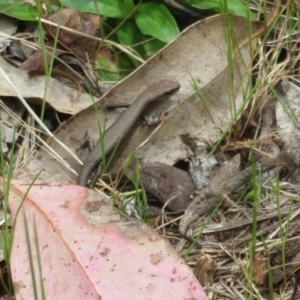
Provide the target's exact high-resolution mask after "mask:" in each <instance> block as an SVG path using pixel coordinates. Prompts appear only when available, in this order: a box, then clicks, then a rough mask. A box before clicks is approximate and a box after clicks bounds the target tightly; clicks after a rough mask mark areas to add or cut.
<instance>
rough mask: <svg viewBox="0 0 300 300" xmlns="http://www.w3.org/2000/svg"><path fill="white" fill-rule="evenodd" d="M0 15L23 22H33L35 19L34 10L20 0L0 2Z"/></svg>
mask: <svg viewBox="0 0 300 300" xmlns="http://www.w3.org/2000/svg"><path fill="white" fill-rule="evenodd" d="M0 13H3V14H6V15H8V16H11V17H13V18H16V19H19V20H24V21H33V20H36V18H37V11H36V8H35V7H34V6H32V5H30V4H28V3H24V2H21V1H20V0H10V1H7V0H0Z"/></svg>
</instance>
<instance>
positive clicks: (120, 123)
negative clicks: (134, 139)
mask: <svg viewBox="0 0 300 300" xmlns="http://www.w3.org/2000/svg"><path fill="white" fill-rule="evenodd" d="M179 89H180V84H179V83H178V82H175V81H170V80H162V81H160V82H157V83H155V84H153V85H151V86H150V87H148V88H147V89H146V90H145V91H143V92H142V93H141V94H140V95H139V96H138V97H137V98H136V99H135V101H134V102H133V103H132V104H131V105H130V106H129V108H128V109H126V110H125V111H124V112H123V113H122V114H121V115H120V117H119V118H118V120H117V121H116V122H115V123H114V124H113V125H112V126H110V127H109V128H108V129H107V130H106V131H105V133H104V141H103V143H104V150H103V153H102V147H101V143H100V141H98V143H97V145H96V146H95V148H94V149H93V150H92V152H91V153H90V154H89V156H88V157H87V159H86V161H85V162H84V164H83V166H82V168H81V170H80V172H79V176H78V180H77V184H78V185H81V186H86V184H87V181H88V179H89V177H90V176H91V173H92V172H93V170H94V169H95V168H96V167H97V165H99V163H100V162H101V160H102V155H106V154H108V153H109V152H111V151H112V150H113V149H114V147H115V146H116V145H117V143H118V142H120V140H121V139H122V138H123V137H124V135H125V134H126V133H127V132H128V131H129V130H130V128H131V127H132V126H133V124H134V123H135V121H136V120H137V118H138V117H139V116H140V115H141V113H142V112H143V110H144V108H145V107H146V106H147V104H149V103H151V102H156V101H164V100H166V99H168V98H170V97H171V96H172V95H174V94H175V93H177V92H178V90H179Z"/></svg>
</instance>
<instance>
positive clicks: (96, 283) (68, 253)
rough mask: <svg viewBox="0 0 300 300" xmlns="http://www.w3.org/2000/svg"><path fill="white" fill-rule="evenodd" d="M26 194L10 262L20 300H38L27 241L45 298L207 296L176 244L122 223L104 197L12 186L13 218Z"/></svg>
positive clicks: (65, 188) (83, 191)
mask: <svg viewBox="0 0 300 300" xmlns="http://www.w3.org/2000/svg"><path fill="white" fill-rule="evenodd" d="M28 189H30V191H29V193H28V194H27V196H26V198H25V201H24V204H23V208H24V210H21V212H20V214H19V216H18V218H17V223H16V229H15V237H14V244H13V251H12V257H11V262H12V280H13V283H14V287H15V293H16V298H17V299H34V294H33V288H32V287H33V284H32V276H31V274H32V271H31V269H30V255H29V253H28V244H30V246H31V251H32V254H31V258H32V263H33V265H34V273H35V276H36V283H37V286H38V287H39V288H40V277H39V276H40V275H39V272H38V263H37V261H38V254H37V253H38V251H39V255H40V259H41V262H42V275H41V276H42V278H43V279H44V285H45V291H46V296H47V299H61V298H63V299H79V298H80V299H87V300H91V299H106V300H109V299H115V300H119V299H153V300H156V299H200V300H201V299H202V300H205V299H207V298H206V296H205V293H204V291H203V290H202V288H201V286H200V285H199V283H198V281H197V279H196V278H195V277H194V276H193V273H192V271H191V269H190V268H189V267H188V266H187V265H186V264H185V263H184V261H183V260H182V259H181V258H180V257H179V256H178V255H177V254H176V252H175V250H174V249H173V248H172V247H171V245H170V244H169V243H168V242H167V241H165V240H164V239H162V238H161V237H160V236H159V235H158V234H157V233H155V232H154V231H151V230H150V229H149V227H147V226H146V225H144V224H142V223H141V222H138V221H137V220H135V219H125V218H122V217H121V216H120V215H119V214H117V213H116V212H115V210H114V209H113V207H112V204H111V202H110V200H108V199H107V198H106V196H105V195H104V196H103V197H101V194H99V193H96V192H94V191H89V190H88V189H86V188H82V187H79V186H74V185H66V186H61V185H56V186H54V185H53V186H48V185H45V184H43V183H36V184H35V185H33V186H32V187H30V185H29V184H28V183H25V182H21V181H14V182H13V183H12V186H11V198H10V202H9V205H10V211H11V214H12V217H13V218H15V217H16V212H17V210H18V207H19V206H20V204H21V201H22V199H23V196H24V195H25V193H26V192H27V190H28ZM24 216H25V217H26V219H27V223H28V224H29V236H30V238H29V241H28V240H27V239H26V234H25V227H24ZM34 226H36V229H37V235H38V243H37V241H36V240H35V237H34ZM37 249H39V250H37ZM62 295H63V296H62ZM79 295H80V296H79Z"/></svg>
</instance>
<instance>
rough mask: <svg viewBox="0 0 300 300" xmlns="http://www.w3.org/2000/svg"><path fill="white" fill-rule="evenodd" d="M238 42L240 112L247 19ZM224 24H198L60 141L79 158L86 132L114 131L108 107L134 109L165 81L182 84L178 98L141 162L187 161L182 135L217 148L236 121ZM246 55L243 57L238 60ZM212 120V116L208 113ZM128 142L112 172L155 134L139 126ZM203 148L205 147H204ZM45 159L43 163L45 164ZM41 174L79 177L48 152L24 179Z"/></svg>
mask: <svg viewBox="0 0 300 300" xmlns="http://www.w3.org/2000/svg"><path fill="white" fill-rule="evenodd" d="M233 25H234V30H235V36H236V40H237V41H240V42H241V43H242V44H244V47H243V48H242V49H241V51H236V53H235V52H233V53H235V54H236V56H234V57H233V66H232V67H233V70H232V71H234V72H233V74H232V76H233V77H232V78H233V86H232V87H231V89H233V94H234V95H235V99H234V103H235V106H236V110H238V108H239V107H240V106H241V104H242V101H243V93H242V85H241V83H242V82H243V80H244V79H243V67H244V66H248V65H249V63H250V54H249V51H248V50H249V49H248V47H247V46H245V44H246V43H244V41H245V39H246V38H247V34H248V31H247V22H246V21H245V20H244V19H243V18H238V17H233ZM224 30H225V29H224V27H223V22H222V18H221V17H219V16H217V17H213V18H210V19H207V20H205V21H201V22H198V23H196V24H194V25H193V26H191V27H189V28H188V29H186V30H185V31H184V32H183V33H182V34H181V35H180V36H179V37H178V38H177V39H176V40H175V41H174V42H173V43H171V44H170V45H168V46H167V47H166V48H164V49H163V50H162V51H161V52H159V53H158V54H157V55H156V56H155V57H153V58H152V59H150V60H149V61H148V62H147V64H145V65H144V66H142V67H141V68H139V69H138V70H137V71H136V72H135V73H133V74H132V75H131V76H129V77H128V78H127V79H126V80H125V81H123V82H121V83H120V84H118V85H117V86H116V87H114V88H113V89H112V90H111V92H110V93H109V94H107V95H105V96H104V97H102V98H101V99H100V101H98V102H97V109H98V114H96V113H95V108H94V106H92V107H90V108H88V109H86V110H84V111H82V112H81V113H80V114H78V115H76V116H75V117H74V118H73V119H71V120H70V121H69V122H68V123H67V124H66V126H64V127H62V128H61V129H60V131H59V132H58V133H57V135H56V137H57V138H58V139H60V140H61V141H63V142H64V143H65V145H67V146H68V147H70V149H71V150H72V152H73V153H75V151H76V149H77V148H78V146H79V144H78V142H77V141H75V140H74V138H76V139H77V140H78V139H79V140H80V139H83V138H84V136H85V134H86V131H87V130H88V133H89V136H91V137H93V138H94V139H95V140H98V138H99V133H98V122H97V115H98V116H99V118H100V120H102V121H104V120H106V126H110V125H111V124H112V123H113V122H114V121H115V120H116V119H117V117H118V115H119V114H120V112H119V111H117V112H116V111H113V112H107V111H106V109H105V108H106V107H107V105H111V104H112V105H113V104H118V103H124V102H127V103H132V101H133V100H134V99H135V98H136V97H137V95H139V94H140V93H141V92H142V91H143V90H145V88H146V87H148V86H149V85H151V84H152V83H154V82H157V81H160V80H162V79H170V80H174V81H178V82H179V83H180V84H181V89H180V91H179V93H177V94H176V95H175V96H173V97H172V98H171V99H170V101H167V102H166V103H165V104H164V105H163V106H164V107H160V108H159V110H160V111H164V110H165V109H170V107H172V109H171V110H170V111H169V114H168V118H167V119H166V120H165V122H164V124H163V126H162V127H161V128H160V129H159V130H158V132H156V133H155V135H154V136H153V137H152V138H151V139H150V141H149V142H148V143H147V144H146V145H145V146H143V147H142V148H141V149H139V151H138V153H137V156H138V157H139V158H141V159H145V161H148V162H149V161H150V162H151V161H158V162H162V163H166V164H169V165H172V164H174V162H176V161H178V160H180V159H184V158H185V157H186V156H187V152H186V149H185V147H184V146H183V144H182V141H181V138H180V135H181V134H185V133H189V134H190V135H191V136H194V137H195V138H199V139H206V140H209V141H211V142H212V143H213V142H215V141H216V140H217V139H218V138H219V136H220V128H221V129H225V128H226V127H227V126H228V125H229V124H230V122H231V121H232V114H231V111H230V105H231V104H232V103H231V104H230V101H232V99H231V100H229V98H228V82H230V80H229V78H228V76H229V74H230V72H229V70H228V65H227V61H228V59H227V55H228V54H227V44H226V43H227V42H226V40H225V33H224ZM240 53H241V54H243V57H240V56H239V55H240ZM193 79H194V80H195V81H196V82H197V84H198V86H199V88H200V89H201V93H202V97H203V99H204V100H205V102H206V104H207V108H205V105H204V104H203V103H202V102H201V100H200V99H199V97H198V95H197V94H196V92H195V91H194V89H193V88H192V86H191V81H192V80H193ZM207 110H209V112H210V114H211V115H209V113H208V111H207ZM139 125H141V123H139V122H137V124H136V128H135V129H136V130H135V133H134V135H133V136H132V137H131V138H130V140H126V142H125V143H124V146H125V149H124V151H123V153H122V155H121V157H119V159H118V160H117V162H116V164H115V166H114V169H117V168H118V167H120V166H121V164H122V162H123V161H124V160H125V159H126V158H127V157H128V155H129V154H131V153H132V151H133V150H135V149H137V148H138V147H139V145H140V144H141V143H142V142H143V141H144V140H145V139H146V138H148V137H149V136H150V134H151V132H152V131H153V129H152V128H148V127H147V126H139ZM49 145H50V146H51V147H52V148H53V149H54V150H55V151H57V153H58V154H59V155H60V157H62V158H64V159H65V162H66V163H67V165H69V166H70V168H73V169H75V170H76V171H78V170H79V167H80V165H79V164H78V161H77V160H76V161H75V160H74V158H72V157H71V155H70V153H68V152H66V151H64V150H63V149H62V148H61V147H60V146H58V145H57V144H56V142H55V141H54V140H53V139H51V140H50V141H49ZM202 146H203V147H205V145H204V143H202ZM78 153H79V157H80V158H81V159H82V160H84V159H85V158H86V157H87V155H88V151H87V150H86V151H80V152H78ZM41 158H42V159H41ZM41 169H43V172H42V173H41V175H40V178H41V179H43V180H44V181H46V182H54V181H58V182H70V181H76V175H75V173H74V171H73V172H70V170H69V169H67V168H64V167H63V166H62V165H61V163H57V162H56V160H55V158H54V157H50V156H49V155H48V154H47V152H46V151H39V154H38V155H37V156H35V158H33V159H32V160H31V162H30V163H29V165H28V167H27V170H26V171H25V172H23V174H21V177H26V178H30V177H29V176H28V175H27V174H36V173H37V172H39V171H40V170H41Z"/></svg>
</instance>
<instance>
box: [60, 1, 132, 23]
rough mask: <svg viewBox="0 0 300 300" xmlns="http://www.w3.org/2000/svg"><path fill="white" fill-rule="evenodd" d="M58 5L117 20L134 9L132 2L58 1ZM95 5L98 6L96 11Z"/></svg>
mask: <svg viewBox="0 0 300 300" xmlns="http://www.w3.org/2000/svg"><path fill="white" fill-rule="evenodd" d="M60 3H61V4H62V5H63V6H65V7H69V8H74V9H75V10H77V11H81V12H86V13H93V14H97V13H98V12H99V13H100V15H103V16H106V17H111V18H117V19H124V18H126V17H127V16H128V15H129V14H130V13H131V12H132V11H133V9H134V8H135V5H134V3H133V0H97V1H86V0H76V1H73V0H60ZM95 4H98V9H97V8H96V7H95Z"/></svg>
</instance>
